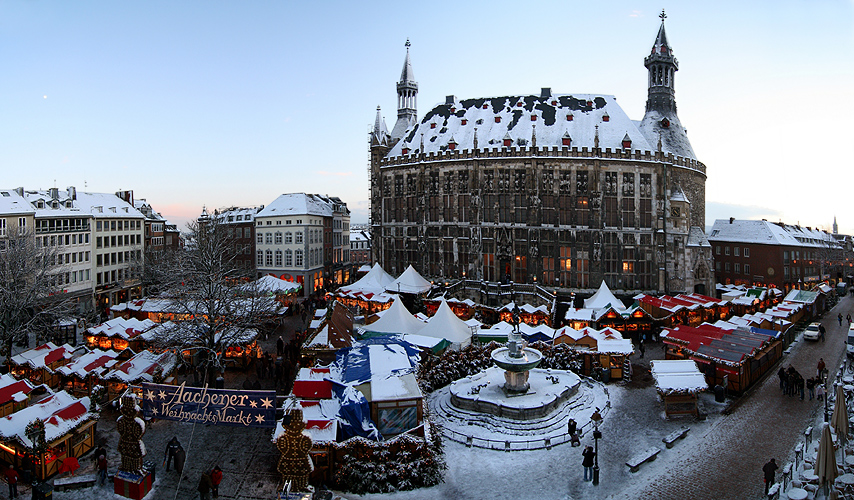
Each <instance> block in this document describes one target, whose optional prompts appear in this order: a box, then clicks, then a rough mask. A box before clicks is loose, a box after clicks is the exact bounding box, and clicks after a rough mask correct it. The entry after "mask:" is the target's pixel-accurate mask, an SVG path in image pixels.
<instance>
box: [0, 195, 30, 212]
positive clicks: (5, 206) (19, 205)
mask: <svg viewBox="0 0 854 500" xmlns="http://www.w3.org/2000/svg"><path fill="white" fill-rule="evenodd" d="M35 213H36V211H35V209H33V206H32V205H30V204H29V202H28V201H27V199H26V198H24V197H23V196H21V195H20V194H18V192H17V191H15V190H14V189H0V214H3V215H14V214H18V215H26V214H33V215H34V214H35Z"/></svg>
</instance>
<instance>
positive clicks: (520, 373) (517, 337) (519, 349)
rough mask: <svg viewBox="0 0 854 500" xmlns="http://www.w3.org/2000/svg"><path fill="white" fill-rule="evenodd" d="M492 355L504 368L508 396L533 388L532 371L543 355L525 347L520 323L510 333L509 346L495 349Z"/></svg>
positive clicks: (495, 361) (526, 391)
mask: <svg viewBox="0 0 854 500" xmlns="http://www.w3.org/2000/svg"><path fill="white" fill-rule="evenodd" d="M491 356H492V361H493V363H495V364H496V365H498V366H499V367H500V368H502V369H504V380H505V382H504V385H503V386H502V389H504V393H505V394H506V395H507V396H508V397H509V396H516V395H522V394H527V393H528V390H529V389H530V388H531V384H529V383H528V377H529V375H530V372H531V370H532V369H534V368H536V367H537V365H539V364H540V361H542V360H543V355H542V354H541V353H540V351H538V350H536V349H525V346H524V345H523V343H522V335H521V334H520V333H519V325H518V324H517V325H516V328H515V329H514V331H513V332H512V333H510V334H509V335H508V339H507V347H499V348H498V349H495V350H494V351H492V355H491Z"/></svg>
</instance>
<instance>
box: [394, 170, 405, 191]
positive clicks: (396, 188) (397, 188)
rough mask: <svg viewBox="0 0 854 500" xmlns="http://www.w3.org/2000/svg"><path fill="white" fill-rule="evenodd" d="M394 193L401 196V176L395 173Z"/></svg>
mask: <svg viewBox="0 0 854 500" xmlns="http://www.w3.org/2000/svg"><path fill="white" fill-rule="evenodd" d="M394 195H395V196H403V176H402V175H395V176H394Z"/></svg>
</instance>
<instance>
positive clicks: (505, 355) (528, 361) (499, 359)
mask: <svg viewBox="0 0 854 500" xmlns="http://www.w3.org/2000/svg"><path fill="white" fill-rule="evenodd" d="M542 360H543V354H542V353H541V352H540V351H538V350H536V349H525V350H524V351H522V357H521V358H513V357H511V356H510V348H508V347H499V348H498V349H496V350H494V351H492V361H493V362H494V363H495V364H496V365H498V366H499V367H500V368H503V369H505V370H507V371H508V372H524V371H528V370H532V369H534V368H536V367H537V365H539V364H540V361H542Z"/></svg>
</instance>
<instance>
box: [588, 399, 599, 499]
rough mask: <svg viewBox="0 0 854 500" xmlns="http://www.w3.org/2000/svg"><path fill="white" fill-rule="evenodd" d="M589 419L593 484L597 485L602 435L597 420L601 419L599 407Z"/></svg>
mask: <svg viewBox="0 0 854 500" xmlns="http://www.w3.org/2000/svg"><path fill="white" fill-rule="evenodd" d="M590 420H591V421H592V422H593V451H594V455H593V458H594V462H593V486H598V485H599V439H600V438H601V437H602V433H601V432H600V431H599V422H601V421H602V415H600V414H599V408H598V407H597V408H596V411H594V412H593V415H591V416H590Z"/></svg>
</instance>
